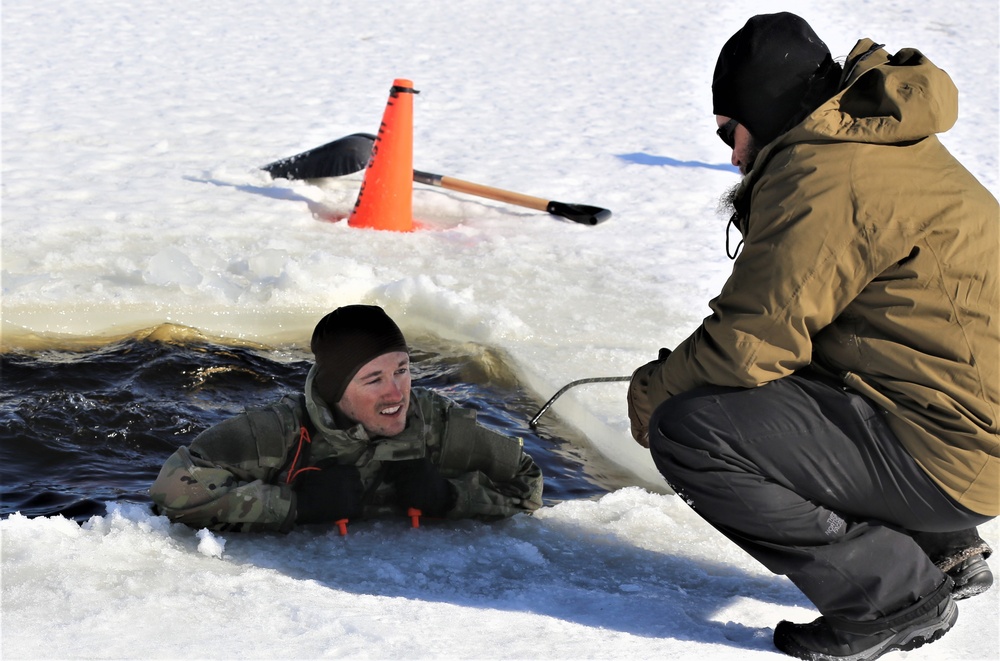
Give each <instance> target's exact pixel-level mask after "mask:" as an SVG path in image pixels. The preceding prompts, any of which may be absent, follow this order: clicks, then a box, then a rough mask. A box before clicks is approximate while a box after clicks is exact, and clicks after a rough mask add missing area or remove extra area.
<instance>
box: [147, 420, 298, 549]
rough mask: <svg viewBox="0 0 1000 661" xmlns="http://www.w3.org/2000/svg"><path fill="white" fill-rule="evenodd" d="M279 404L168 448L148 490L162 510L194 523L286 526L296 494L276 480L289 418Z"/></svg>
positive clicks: (214, 527) (250, 528)
mask: <svg viewBox="0 0 1000 661" xmlns="http://www.w3.org/2000/svg"><path fill="white" fill-rule="evenodd" d="M285 418H287V413H286V412H284V411H283V410H282V409H275V408H272V409H257V410H253V411H250V412H248V413H244V414H242V415H239V416H236V417H235V418H232V419H230V420H226V421H224V422H222V423H219V424H218V425H215V426H214V427H211V428H209V429H207V430H206V431H204V432H202V433H201V434H200V435H199V436H198V438H196V439H195V440H194V442H193V443H192V444H191V446H190V447H182V448H180V449H178V450H177V451H176V452H174V454H172V455H171V456H170V457H169V458H168V459H167V461H166V463H165V464H164V465H163V468H162V469H160V474H159V475H158V476H157V478H156V481H155V482H153V485H152V487H150V490H149V495H150V497H151V498H152V500H153V502H154V503H155V504H156V507H157V510H158V511H159V512H160V513H161V514H165V515H167V516H168V517H169V518H170V519H171V520H172V521H177V522H179V523H185V524H187V525H189V526H192V527H195V528H209V529H211V530H219V531H227V530H235V531H241V532H250V531H263V530H273V531H281V532H287V531H288V530H290V529H291V528H292V526H293V525H294V523H295V494H294V492H293V491H292V489H291V487H290V486H288V485H285V484H277V473H278V471H279V470H280V466H281V465H282V463H283V461H284V452H285V447H286V446H285V442H286V439H287V436H288V433H289V432H288V430H289V428H290V427H289V426H290V424H291V423H290V422H289V420H288V419H285Z"/></svg>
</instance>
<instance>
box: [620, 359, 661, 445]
mask: <svg viewBox="0 0 1000 661" xmlns="http://www.w3.org/2000/svg"><path fill="white" fill-rule="evenodd" d="M669 355H670V349H660V353H659V355H658V356H657V357H656V360H654V361H652V362H649V363H646V364H645V365H643V366H642V367H640V368H639V369H637V370H636V371H635V372H633V373H632V381H631V382H630V383H629V386H628V419H629V422H630V423H631V427H632V438H634V439H635V440H636V442H637V443H639V445H641V446H642V447H644V448H648V447H649V419H650V418H651V417H653V409H655V408H656V406H657V404H658V403H657V404H653V403H652V402H651V401H650V400H649V377H650V375H651V374H652V373H653V372H655V371H656V370H657V369H659V368H660V366H661V365H662V364H663V361H665V360H666V359H667V356H669Z"/></svg>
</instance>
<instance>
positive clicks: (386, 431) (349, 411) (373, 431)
mask: <svg viewBox="0 0 1000 661" xmlns="http://www.w3.org/2000/svg"><path fill="white" fill-rule="evenodd" d="M409 405H410V356H409V354H407V353H406V352H405V351H393V352H390V353H384V354H382V355H381V356H379V357H378V358H374V359H373V360H371V361H369V362H367V363H365V365H364V367H362V368H361V369H359V370H358V373H357V374H355V375H354V378H353V379H351V382H350V383H348V384H347V389H346V390H344V396H343V397H341V398H340V401H339V402H337V408H339V409H340V411H341V413H343V414H344V415H346V416H347V417H348V418H350V419H351V420H353V421H355V422H359V423H361V425H362V426H364V428H365V431H367V432H368V434H369V435H371V436H395V435H396V434H399V433H400V432H402V431H403V429H405V428H406V411H407V409H408V407H409Z"/></svg>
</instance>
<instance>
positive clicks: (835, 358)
mask: <svg viewBox="0 0 1000 661" xmlns="http://www.w3.org/2000/svg"><path fill="white" fill-rule="evenodd" d="M845 77H846V84H845V86H844V88H843V89H842V91H841V92H840V93H838V94H837V95H836V96H834V97H833V98H832V99H830V100H829V101H828V102H826V103H825V104H823V105H822V106H821V107H819V108H818V109H817V110H816V111H814V112H813V113H812V114H811V115H809V116H808V117H807V118H806V119H805V120H803V121H802V122H801V123H800V124H799V125H798V126H796V127H794V128H793V129H791V130H790V131H788V132H787V133H785V134H784V135H782V136H779V137H778V138H777V139H776V140H775V141H774V142H772V143H771V144H769V145H768V146H767V147H765V148H764V150H763V151H762V152H761V154H760V155H759V156H758V158H757V160H756V162H755V163H754V166H753V169H752V170H751V171H750V172H749V173H748V175H747V176H746V177H745V178H744V181H743V183H742V186H741V192H740V193H741V195H743V196H746V195H749V196H750V206H749V209H750V211H749V214H748V217H747V219H746V221H745V223H744V226H743V227H741V228H740V230H741V231H742V232H743V235H744V241H745V244H744V246H743V249H742V252H741V253H740V255H739V257H738V258H737V259H736V262H735V263H734V267H733V272H732V275H731V276H730V278H729V280H728V281H727V282H726V284H725V286H724V287H723V289H722V292H721V293H720V294H719V296H718V297H716V298H715V299H713V300H712V301H711V303H710V306H711V309H712V314H711V315H710V316H709V317H708V318H706V319H705V320H704V322H703V323H702V325H701V326H700V327H699V328H698V329H697V330H696V331H695V332H694V333H693V334H692V335H691V336H690V337H688V338H687V339H686V340H684V341H683V342H682V343H681V344H680V345H679V346H678V347H677V348H676V349H675V350H674V351H673V352H672V353H671V354H670V355H669V356H668V357H667V358H666V359H665V360H664V361H657V362H653V363H650V364H648V365H645V366H643V367H641V368H639V369H638V370H637V371H636V374H635V376H634V377H633V382H632V387H631V389H630V393H629V400H630V401H629V404H630V415H631V416H632V419H633V434H634V435H636V438H637V440H639V441H640V442H643V440H644V439H645V436H644V435H645V425H647V424H648V420H649V415H650V414H651V413H652V411H653V409H655V408H656V406H657V405H658V404H659V403H661V402H662V401H664V400H665V399H667V398H668V397H670V396H672V395H676V394H679V393H682V392H685V391H688V390H691V389H692V388H694V387H696V386H700V385H708V384H714V385H722V386H736V387H748V388H752V387H756V386H760V385H763V384H765V383H767V382H769V381H772V380H775V379H780V378H782V377H784V376H787V375H789V374H792V373H793V372H795V371H796V370H798V369H801V368H803V367H806V366H808V365H813V366H815V367H820V368H822V369H825V370H826V371H828V372H831V373H833V374H836V375H839V376H840V378H841V379H842V380H843V382H844V383H845V384H846V385H848V386H850V387H852V388H854V389H856V390H857V391H859V392H861V393H862V394H864V395H865V396H867V397H869V398H870V399H871V400H873V401H874V402H876V403H877V404H878V405H879V406H881V407H882V408H884V409H885V410H886V411H887V412H888V414H889V415H888V420H889V423H890V426H891V427H892V429H893V431H894V432H895V433H896V435H897V436H898V437H899V439H900V441H901V442H902V443H903V445H904V446H905V447H906V449H907V450H908V451H909V453H910V454H911V455H912V456H913V457H914V458H915V459H916V460H917V462H918V463H919V464H920V466H921V467H922V468H923V469H924V470H925V471H927V473H928V474H929V475H931V476H932V477H933V479H934V480H935V481H936V482H937V483H938V484H939V485H940V486H941V488H942V489H944V490H945V492H947V493H948V494H949V495H950V496H951V497H952V498H953V499H955V500H956V501H957V502H958V503H960V504H962V505H963V506H965V507H966V508H968V509H970V510H972V511H974V512H977V513H980V514H985V515H997V514H1000V435H998V419H1000V290H998V279H997V278H998V270H1000V233H998V230H1000V208H998V205H997V201H996V199H995V198H994V197H993V196H992V195H991V194H990V193H989V192H988V191H987V190H986V189H985V188H984V187H983V186H982V185H981V184H980V183H979V182H978V181H976V179H975V178H974V177H973V176H972V175H971V174H970V173H969V172H968V171H967V170H966V169H965V168H964V167H962V165H961V164H960V163H959V162H958V161H957V160H955V158H953V157H952V155H951V154H950V153H948V150H947V149H945V147H944V146H943V145H942V144H941V143H940V142H939V140H938V138H937V137H936V136H935V134H937V133H941V132H944V131H946V130H948V129H949V128H951V126H952V125H953V124H954V123H955V121H956V118H957V115H958V95H957V90H956V88H955V86H954V84H953V83H952V81H951V79H950V78H949V76H948V75H947V74H946V73H945V72H944V71H942V70H941V69H939V68H937V67H936V66H934V65H933V64H932V63H931V62H930V61H929V60H928V59H927V58H926V57H924V56H923V55H922V54H921V53H919V52H918V51H916V50H912V49H905V50H902V51H900V52H899V53H897V54H895V55H889V54H888V53H887V52H886V51H885V50H883V49H881V47H878V46H877V45H875V44H874V43H873V42H871V41H870V40H867V39H864V40H862V41H860V42H859V43H858V45H857V46H855V48H854V50H853V51H852V53H851V55H850V56H849V58H848V60H847V63H846V65H845Z"/></svg>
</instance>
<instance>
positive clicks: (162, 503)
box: [150, 373, 543, 532]
mask: <svg viewBox="0 0 1000 661" xmlns="http://www.w3.org/2000/svg"><path fill="white" fill-rule="evenodd" d="M311 377H312V373H311V374H310V378H309V379H308V380H307V384H306V391H307V392H311V391H312V389H311V385H312V378H311ZM304 424H307V425H308V427H309V428H310V432H308V437H304V436H303V425H304ZM296 455H298V456H297V457H296ZM425 456H426V457H429V458H430V459H431V461H433V462H434V463H435V464H436V465H437V466H438V468H439V469H440V470H441V473H442V474H443V475H444V476H445V477H447V478H448V479H449V480H450V481H451V483H452V485H453V486H454V487H455V490H456V492H457V495H458V497H457V500H456V504H455V506H454V508H453V509H452V510H451V511H449V512H448V513H447V515H446V517H447V518H449V519H461V518H476V519H482V520H492V519H500V518H504V517H509V516H513V515H514V514H517V513H518V512H532V511H534V510H536V509H538V508H539V507H541V504H542V486H543V478H542V472H541V469H540V468H539V467H538V466H537V465H536V464H535V462H534V461H533V460H532V459H531V457H530V456H529V455H527V454H526V453H524V451H523V448H522V442H521V439H519V438H510V437H507V436H504V435H502V434H499V433H497V432H494V431H492V430H489V429H487V428H485V427H483V426H482V425H479V424H478V423H477V422H476V418H475V412H474V411H470V410H466V409H462V408H461V407H458V406H456V405H454V404H453V403H452V402H451V401H449V400H448V399H446V398H444V397H442V396H440V395H438V394H436V393H433V392H431V391H427V390H422V389H419V388H415V389H413V391H412V392H411V399H410V410H409V413H408V416H407V427H406V429H405V430H404V431H403V432H402V433H401V434H399V435H398V436H395V437H392V438H370V437H369V436H368V434H367V433H366V432H365V430H364V428H363V427H362V426H361V425H355V426H354V427H351V428H349V429H338V428H336V426H335V424H334V418H333V414H332V412H331V411H330V410H329V409H328V408H326V406H325V405H324V404H323V403H322V402H321V401H320V400H318V398H315V397H310V398H307V397H306V396H304V395H300V396H298V397H285V398H283V399H282V400H280V401H279V402H277V403H275V404H273V405H271V406H268V407H264V408H258V409H248V410H247V411H245V412H244V413H241V414H240V415H237V416H236V417H234V418H231V419H229V420H226V421H224V422H222V423H219V424H218V425H215V426H214V427H211V428H209V429H207V430H205V431H204V432H202V433H201V434H200V435H199V436H198V437H197V438H196V439H195V440H194V441H193V442H192V443H191V445H190V446H188V447H182V448H179V449H178V450H177V451H176V452H174V454H173V455H171V456H170V457H169V458H168V459H167V461H166V463H165V464H164V465H163V468H162V469H161V470H160V474H159V476H158V477H157V478H156V481H155V482H154V483H153V485H152V487H151V488H150V496H151V497H152V499H153V502H154V503H155V506H156V508H157V510H158V511H159V512H160V513H161V514H165V515H167V516H168V517H170V519H171V520H173V521H177V522H181V523H185V524H187V525H189V526H192V527H196V528H209V529H211V530H217V531H243V532H252V531H280V532H287V531H288V530H290V529H291V528H292V527H293V526H294V524H295V498H296V495H295V491H294V489H293V487H294V479H293V480H292V482H291V483H289V472H290V469H291V468H292V465H293V462H294V466H295V468H296V469H301V468H302V467H304V466H310V465H314V464H316V463H318V462H320V461H324V460H327V459H335V460H336V461H337V462H338V463H341V464H353V465H355V466H357V467H358V470H359V472H360V474H361V478H362V482H363V484H364V487H365V490H366V493H368V494H369V495H368V496H367V497H366V505H365V509H364V516H365V517H366V518H367V517H374V516H379V515H385V514H390V513H395V514H401V512H399V511H398V508H397V507H396V506H395V505H394V504H393V490H392V487H391V486H390V485H388V484H381V475H382V471H383V468H384V466H385V464H386V463H387V462H392V461H402V460H408V459H415V458H420V457H425Z"/></svg>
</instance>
